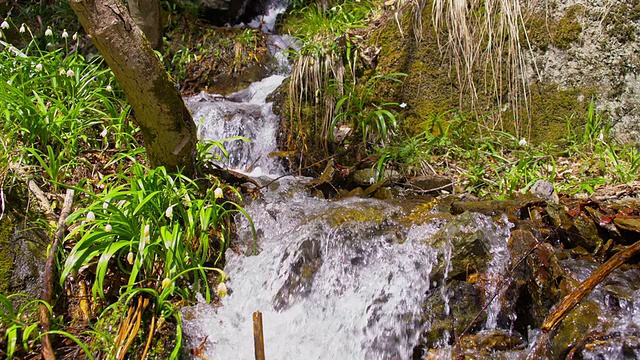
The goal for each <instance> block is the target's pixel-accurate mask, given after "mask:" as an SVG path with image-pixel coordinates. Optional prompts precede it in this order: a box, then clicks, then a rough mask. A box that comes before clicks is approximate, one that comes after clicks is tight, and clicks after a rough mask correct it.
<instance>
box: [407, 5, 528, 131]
mask: <svg viewBox="0 0 640 360" xmlns="http://www.w3.org/2000/svg"><path fill="white" fill-rule="evenodd" d="M417 1H418V2H420V3H422V5H421V6H424V3H425V1H426V0H417ZM536 2H537V0H533V1H526V2H523V1H519V0H433V4H432V8H433V25H434V27H435V30H436V33H437V34H440V35H439V37H438V44H439V46H440V49H441V52H442V54H443V56H449V57H450V59H451V63H452V65H453V67H454V69H455V73H456V75H457V77H458V82H459V84H460V87H461V89H460V94H461V95H460V96H461V99H460V100H461V102H462V97H463V94H465V93H468V94H470V95H471V102H472V104H473V107H474V108H475V106H476V105H477V101H478V88H479V87H480V86H482V84H480V85H479V84H478V83H477V81H478V80H477V74H478V70H481V71H482V72H483V73H484V80H483V83H484V85H483V86H484V89H485V91H488V92H489V93H492V95H493V98H494V99H495V100H496V101H497V105H498V109H500V110H499V111H498V113H497V115H498V116H494V117H492V118H493V119H494V120H487V124H485V125H487V126H488V127H490V128H492V129H495V128H500V129H503V128H504V124H503V123H502V116H500V112H501V111H502V110H509V111H510V112H512V113H513V114H514V124H513V126H512V127H513V128H514V130H515V134H514V135H516V136H518V137H521V136H528V134H529V132H530V126H531V117H530V114H529V81H528V79H529V76H528V73H529V72H530V70H529V69H531V68H532V67H533V69H534V72H537V70H535V69H536V68H535V64H531V63H530V61H531V60H530V59H531V58H532V57H527V53H530V51H531V47H530V45H529V40H528V36H527V31H526V28H525V25H524V24H525V20H524V19H525V17H526V16H527V13H528V12H529V11H530V10H531V9H532V8H533V6H535V5H536V4H535V3H536ZM531 65H533V66H531ZM474 75H475V76H474ZM523 109H524V112H523V111H522V110H523Z"/></svg>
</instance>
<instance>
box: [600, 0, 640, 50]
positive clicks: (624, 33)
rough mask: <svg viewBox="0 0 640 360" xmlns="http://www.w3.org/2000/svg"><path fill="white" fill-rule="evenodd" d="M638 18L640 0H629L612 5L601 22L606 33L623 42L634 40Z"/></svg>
mask: <svg viewBox="0 0 640 360" xmlns="http://www.w3.org/2000/svg"><path fill="white" fill-rule="evenodd" d="M638 20H640V0H631V1H627V2H619V3H617V4H616V5H614V6H612V7H611V10H610V11H609V12H608V13H607V16H605V18H604V20H603V22H602V24H603V25H604V27H605V29H606V33H607V35H609V36H610V37H612V38H614V39H616V40H618V41H619V42H620V43H621V44H625V43H628V42H633V41H636V27H637V25H636V23H637V21H638Z"/></svg>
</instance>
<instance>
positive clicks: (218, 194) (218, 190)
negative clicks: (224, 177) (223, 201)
mask: <svg viewBox="0 0 640 360" xmlns="http://www.w3.org/2000/svg"><path fill="white" fill-rule="evenodd" d="M213 196H214V197H215V198H216V199H220V198H222V197H224V193H223V192H222V189H221V188H216V189H215V190H214V191H213Z"/></svg>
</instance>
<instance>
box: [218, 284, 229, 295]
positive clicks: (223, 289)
mask: <svg viewBox="0 0 640 360" xmlns="http://www.w3.org/2000/svg"><path fill="white" fill-rule="evenodd" d="M228 292H229V290H228V289H227V285H226V284H225V283H223V282H221V283H220V284H218V289H217V293H218V296H220V297H225V296H227V293H228Z"/></svg>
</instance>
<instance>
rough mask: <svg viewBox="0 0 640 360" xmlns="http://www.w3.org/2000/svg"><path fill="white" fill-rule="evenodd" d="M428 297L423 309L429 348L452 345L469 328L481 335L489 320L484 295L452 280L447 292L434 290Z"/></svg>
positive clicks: (427, 346)
mask: <svg viewBox="0 0 640 360" xmlns="http://www.w3.org/2000/svg"><path fill="white" fill-rule="evenodd" d="M427 296H428V297H427V299H426V301H425V302H424V306H423V308H424V319H425V322H426V324H427V325H426V327H425V331H424V333H423V335H422V343H423V344H424V346H425V347H426V348H438V347H443V346H446V345H449V344H451V343H452V342H453V341H454V340H455V336H454V335H455V334H461V333H462V332H463V331H464V330H465V329H466V328H467V327H469V330H471V331H472V332H474V331H478V330H479V329H481V328H482V324H484V322H485V321H486V319H487V315H486V313H485V312H483V311H482V294H481V292H480V291H479V290H478V289H477V288H476V287H475V286H474V285H472V284H469V283H468V282H466V281H460V280H452V281H451V282H449V283H448V284H447V285H446V287H445V288H434V289H432V290H431V291H430V292H429V293H428V294H427ZM478 314H479V316H478V318H477V319H475V317H476V315H478Z"/></svg>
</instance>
